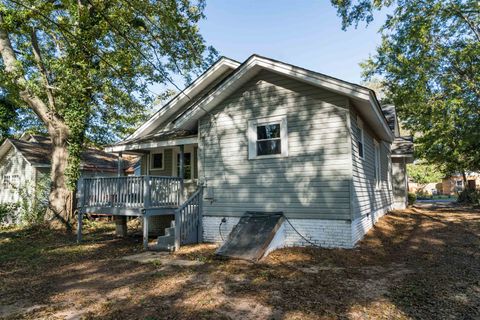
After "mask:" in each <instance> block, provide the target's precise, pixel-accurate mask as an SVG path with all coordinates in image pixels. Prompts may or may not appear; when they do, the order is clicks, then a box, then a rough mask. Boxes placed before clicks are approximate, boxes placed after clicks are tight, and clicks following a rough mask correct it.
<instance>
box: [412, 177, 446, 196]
mask: <svg viewBox="0 0 480 320" xmlns="http://www.w3.org/2000/svg"><path fill="white" fill-rule="evenodd" d="M408 191H409V192H411V193H415V194H417V195H419V196H423V195H425V196H434V195H439V194H443V192H442V183H441V182H430V183H425V184H421V183H416V182H412V181H409V182H408Z"/></svg>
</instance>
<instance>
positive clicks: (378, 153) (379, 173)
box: [373, 140, 382, 190]
mask: <svg viewBox="0 0 480 320" xmlns="http://www.w3.org/2000/svg"><path fill="white" fill-rule="evenodd" d="M373 144H374V158H375V159H374V165H375V167H374V169H375V176H376V179H375V189H377V190H379V189H381V187H382V160H381V157H382V152H381V150H380V143H379V142H378V141H377V140H373Z"/></svg>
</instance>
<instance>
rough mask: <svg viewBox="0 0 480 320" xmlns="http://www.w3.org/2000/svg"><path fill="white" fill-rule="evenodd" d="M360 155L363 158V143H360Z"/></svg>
mask: <svg viewBox="0 0 480 320" xmlns="http://www.w3.org/2000/svg"><path fill="white" fill-rule="evenodd" d="M358 155H359V156H360V157H361V158H363V143H361V142H360V141H359V142H358Z"/></svg>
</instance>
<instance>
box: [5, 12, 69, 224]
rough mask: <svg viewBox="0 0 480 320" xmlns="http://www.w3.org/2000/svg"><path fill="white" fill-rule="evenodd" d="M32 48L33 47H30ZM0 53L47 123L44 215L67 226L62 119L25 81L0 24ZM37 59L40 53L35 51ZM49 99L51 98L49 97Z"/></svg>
mask: <svg viewBox="0 0 480 320" xmlns="http://www.w3.org/2000/svg"><path fill="white" fill-rule="evenodd" d="M2 24H3V15H2V12H1V11H0V26H1V25H2ZM34 49H35V48H34ZM0 56H1V58H2V60H3V65H4V68H5V72H6V73H7V74H9V75H10V76H11V77H12V79H11V80H12V81H13V83H14V84H15V85H16V87H17V88H18V91H19V95H20V98H21V99H22V100H23V101H25V103H27V104H28V106H29V107H30V108H31V109H32V110H33V111H34V112H35V114H36V115H37V116H38V118H39V119H40V120H42V122H43V123H44V124H45V126H46V127H47V130H48V133H49V135H50V139H51V141H52V160H51V164H52V171H51V179H52V186H51V189H50V195H49V210H48V212H47V218H48V219H49V221H51V223H52V224H53V225H54V226H58V225H61V226H62V227H66V228H67V229H71V225H70V221H71V215H72V213H71V212H69V211H71V210H68V206H67V204H68V200H69V195H70V191H69V190H68V188H67V184H66V179H65V169H66V167H67V158H68V151H67V139H68V134H69V130H68V127H67V126H66V124H65V121H64V119H63V118H62V117H60V116H59V115H58V114H57V113H56V112H55V108H54V105H51V106H50V109H49V107H48V105H47V104H46V103H45V102H44V101H42V99H41V98H40V97H39V96H38V95H36V93H35V92H33V91H32V90H31V89H30V88H29V86H28V83H27V79H26V78H25V75H24V70H23V69H22V68H21V63H19V62H18V60H17V57H16V55H15V51H14V50H13V47H12V43H11V41H10V38H9V34H8V33H7V31H6V30H4V29H2V28H1V27H0ZM36 58H37V59H41V56H40V55H39V54H38V52H37V56H36ZM52 103H53V101H52Z"/></svg>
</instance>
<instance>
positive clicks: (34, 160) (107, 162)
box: [0, 135, 136, 172]
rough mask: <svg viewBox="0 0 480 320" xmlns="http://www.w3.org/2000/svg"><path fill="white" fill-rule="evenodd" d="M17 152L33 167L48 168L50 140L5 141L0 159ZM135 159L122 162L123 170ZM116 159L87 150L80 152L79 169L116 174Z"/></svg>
mask: <svg viewBox="0 0 480 320" xmlns="http://www.w3.org/2000/svg"><path fill="white" fill-rule="evenodd" d="M11 148H14V149H15V150H17V151H18V152H19V153H20V154H21V155H22V156H23V158H24V159H25V160H26V161H27V162H28V163H30V164H31V165H32V166H34V167H49V166H50V165H51V161H50V157H51V153H52V144H51V142H50V139H49V138H47V137H43V136H36V135H31V136H29V137H28V140H20V139H12V138H10V139H6V140H5V141H4V142H3V144H2V145H1V146H0V158H3V157H4V156H5V154H6V153H7V152H8V151H9V150H10V149H11ZM135 160H136V159H134V158H128V159H124V160H123V165H122V166H123V168H124V169H125V168H128V167H130V166H131V165H132V163H133V162H134V161H135ZM117 166H118V157H117V155H115V154H111V153H107V152H104V151H102V150H98V149H92V148H88V149H86V150H85V151H84V152H82V162H81V165H80V167H81V169H82V170H85V171H112V172H116V171H117V168H118V167H117Z"/></svg>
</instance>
